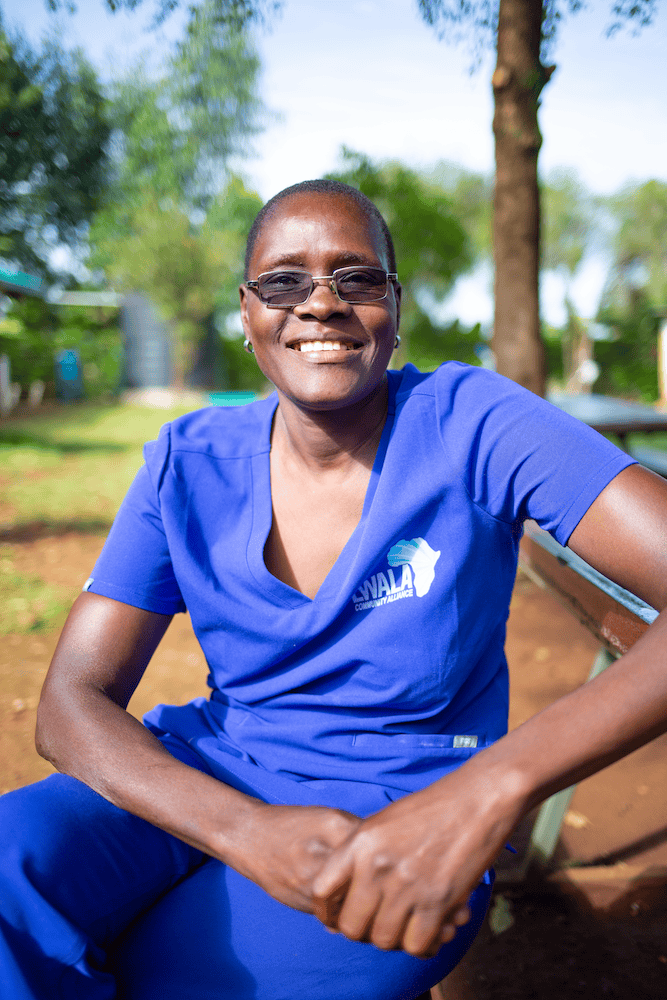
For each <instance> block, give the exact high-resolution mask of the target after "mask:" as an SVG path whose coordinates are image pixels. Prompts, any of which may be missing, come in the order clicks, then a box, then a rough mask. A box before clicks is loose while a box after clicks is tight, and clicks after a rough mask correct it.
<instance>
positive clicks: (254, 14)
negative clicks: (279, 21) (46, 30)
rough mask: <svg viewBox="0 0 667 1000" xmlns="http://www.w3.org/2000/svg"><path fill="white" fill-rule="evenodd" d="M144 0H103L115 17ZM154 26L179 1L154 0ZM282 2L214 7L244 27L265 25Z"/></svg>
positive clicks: (71, 7)
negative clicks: (117, 12)
mask: <svg viewBox="0 0 667 1000" xmlns="http://www.w3.org/2000/svg"><path fill="white" fill-rule="evenodd" d="M142 2H143V0H105V3H106V6H107V7H108V9H109V10H110V11H111V12H112V14H115V13H116V11H118V10H123V9H125V10H136V9H137V7H140V6H141V4H142ZM46 5H47V7H48V8H49V10H53V11H57V10H62V9H63V8H64V9H65V10H67V11H69V12H72V11H75V10H76V9H77V7H76V4H75V3H73V0H46ZM154 6H155V7H156V8H157V9H156V11H155V17H154V22H153V23H154V25H155V26H158V25H160V24H162V23H163V22H164V21H165V20H166V19H167V17H169V15H170V14H172V13H173V12H174V11H175V10H176V9H177V8H178V7H179V6H180V2H179V0H156V2H155V5H154ZM282 6H283V4H282V2H281V0H215V2H214V8H215V11H216V14H217V16H218V17H219V18H221V19H224V20H225V21H227V22H228V23H230V24H233V25H235V26H236V27H241V28H243V27H247V26H248V25H249V24H250V23H251V22H257V23H259V24H267V23H268V21H269V20H270V19H271V17H273V16H274V15H276V14H278V12H279V11H280V10H281V9H282Z"/></svg>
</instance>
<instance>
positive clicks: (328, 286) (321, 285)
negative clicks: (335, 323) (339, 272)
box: [294, 278, 351, 319]
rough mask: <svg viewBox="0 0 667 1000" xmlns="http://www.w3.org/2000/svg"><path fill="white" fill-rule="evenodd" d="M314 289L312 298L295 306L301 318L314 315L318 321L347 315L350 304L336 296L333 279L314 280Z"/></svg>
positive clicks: (295, 310)
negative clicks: (340, 314) (339, 314)
mask: <svg viewBox="0 0 667 1000" xmlns="http://www.w3.org/2000/svg"><path fill="white" fill-rule="evenodd" d="M313 285H314V288H313V290H312V292H311V293H310V297H309V298H308V299H307V300H306V301H305V302H303V303H302V304H301V305H298V306H294V312H295V313H296V314H297V315H299V316H307V315H309V314H310V315H312V316H315V317H317V319H323V318H324V317H326V316H331V315H332V314H333V313H343V314H347V313H349V312H350V308H351V307H350V303H349V302H343V300H342V299H339V298H338V295H337V294H336V285H335V284H334V281H333V278H313Z"/></svg>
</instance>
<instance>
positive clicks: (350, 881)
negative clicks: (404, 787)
mask: <svg viewBox="0 0 667 1000" xmlns="http://www.w3.org/2000/svg"><path fill="white" fill-rule="evenodd" d="M464 770H465V769H464ZM457 779H458V780H457ZM472 784H473V785H474V782H473V783H472ZM462 785H463V788H461V787H460V786H462ZM457 786H458V787H457ZM480 791H481V789H479V788H478V792H480ZM457 793H459V794H457ZM461 793H462V794H461ZM487 798H488V796H487ZM510 812H511V811H510V810H507V809H505V808H501V809H498V808H497V806H496V805H495V804H494V803H492V804H491V805H490V806H489V804H488V803H485V802H483V801H480V796H479V795H478V796H475V792H474V790H473V789H471V788H470V786H469V784H468V787H465V783H464V782H462V781H461V779H460V777H459V772H454V773H453V774H451V775H447V776H446V777H445V778H443V779H440V781H438V782H436V783H435V784H434V785H431V786H429V787H428V788H426V789H423V790H422V791H420V792H415V793H413V794H411V795H408V796H406V797H405V798H403V799H400V800H399V801H397V802H394V803H392V804H391V805H389V806H387V807H386V808H385V809H383V810H381V811H380V812H378V813H375V814H374V815H372V816H369V817H368V818H367V819H365V820H360V819H359V818H358V817H357V816H354V815H352V814H351V813H347V812H345V811H343V810H337V809H329V808H326V807H317V806H267V805H264V804H261V805H260V807H259V814H258V817H257V818H256V820H255V821H254V822H253V830H252V831H251V833H252V840H251V841H250V843H252V845H253V850H252V859H250V860H249V859H247V858H246V863H245V864H242V865H237V866H236V867H238V870H239V871H241V872H242V874H245V875H247V876H248V877H249V878H251V879H253V881H255V882H257V884H258V885H260V886H262V888H264V889H265V890H266V891H267V892H269V893H270V894H271V895H272V896H274V897H275V898H276V899H278V900H280V901H281V902H283V903H286V904H287V905H288V906H292V907H294V908H295V909H299V910H303V911H305V912H307V913H313V914H314V915H315V916H317V917H318V918H319V920H321V921H322V923H323V924H325V926H326V927H328V928H329V929H330V930H332V931H335V932H338V933H342V934H344V935H345V936H346V937H348V938H350V939H351V940H354V941H364V942H370V943H372V944H374V945H376V946H377V947H378V948H382V949H400V950H403V951H406V952H408V953H409V954H411V955H415V956H418V957H420V958H429V957H431V956H433V955H435V954H436V952H437V951H438V950H439V948H440V947H441V946H442V944H443V943H445V942H447V941H450V940H451V939H452V938H453V937H454V935H455V933H456V929H457V927H459V926H462V925H463V924H465V923H467V921H468V920H469V919H470V912H469V910H468V907H467V905H466V902H467V900H468V898H469V896H470V893H471V892H472V891H473V890H474V889H475V887H476V886H477V885H478V883H479V880H480V878H481V876H482V874H483V873H484V871H485V870H486V868H488V867H489V866H490V865H491V864H492V862H493V859H494V858H495V857H496V856H497V854H498V852H499V851H500V850H501V848H502V846H503V844H504V843H505V842H506V838H507V837H508V836H509V834H510V832H511V829H512V827H513V826H514V824H515V819H516V817H514V818H512V817H511V816H510V815H509V813H510Z"/></svg>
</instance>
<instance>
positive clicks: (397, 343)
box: [394, 334, 401, 350]
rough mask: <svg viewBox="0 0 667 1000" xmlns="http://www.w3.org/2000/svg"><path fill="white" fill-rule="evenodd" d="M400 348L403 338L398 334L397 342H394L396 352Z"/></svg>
mask: <svg viewBox="0 0 667 1000" xmlns="http://www.w3.org/2000/svg"><path fill="white" fill-rule="evenodd" d="M400 346H401V338H400V336H399V335H398V334H396V340H395V341H394V350H396V348H397V347H400Z"/></svg>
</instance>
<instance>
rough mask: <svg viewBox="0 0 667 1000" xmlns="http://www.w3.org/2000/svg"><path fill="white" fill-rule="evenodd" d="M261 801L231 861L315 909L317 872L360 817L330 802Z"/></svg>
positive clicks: (289, 900) (270, 888) (284, 897)
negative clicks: (283, 803) (285, 803)
mask: <svg viewBox="0 0 667 1000" xmlns="http://www.w3.org/2000/svg"><path fill="white" fill-rule="evenodd" d="M257 806H258V808H257V809H256V810H253V815H252V817H251V819H250V821H249V823H246V824H244V827H243V829H242V830H239V831H238V832H239V849H238V850H235V851H234V854H233V856H230V854H229V851H228V852H227V858H228V860H229V863H230V864H231V865H232V866H233V867H234V868H235V869H236V870H237V871H238V872H240V873H241V874H242V875H245V876H246V878H249V879H252V881H253V882H256V883H257V885H259V886H261V887H262V889H264V890H265V891H266V892H268V893H269V894H270V895H271V896H273V897H274V899H277V900H279V902H281V903H285V904H286V905H287V906H291V907H293V909H295V910H303V911H304V912H305V913H313V912H314V897H313V882H314V880H315V878H316V877H317V875H318V874H319V873H320V871H321V870H322V866H323V865H324V864H325V862H326V861H327V860H328V859H329V858H330V857H331V855H332V854H333V852H334V851H335V850H336V849H337V848H340V847H341V846H342V845H343V844H345V843H346V842H347V841H348V840H349V838H350V837H351V836H352V835H353V834H354V833H355V832H356V831H357V830H358V828H359V825H360V823H361V820H360V819H359V818H358V817H357V816H353V815H352V813H348V812H344V811H343V810H342V809H329V808H326V807H325V806H273V805H266V804H265V803H258V804H257Z"/></svg>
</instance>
